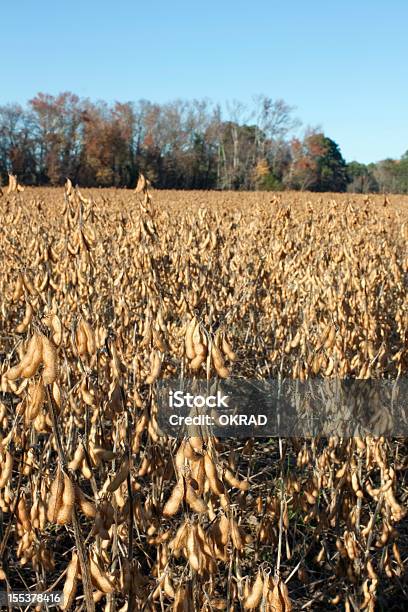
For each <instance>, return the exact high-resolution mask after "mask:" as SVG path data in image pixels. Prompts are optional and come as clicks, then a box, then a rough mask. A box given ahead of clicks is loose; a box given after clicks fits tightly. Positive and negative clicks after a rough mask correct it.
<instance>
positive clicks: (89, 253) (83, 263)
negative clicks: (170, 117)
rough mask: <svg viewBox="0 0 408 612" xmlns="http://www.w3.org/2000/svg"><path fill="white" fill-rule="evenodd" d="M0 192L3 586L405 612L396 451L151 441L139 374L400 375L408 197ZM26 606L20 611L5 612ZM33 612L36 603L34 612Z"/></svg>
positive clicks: (407, 543)
mask: <svg viewBox="0 0 408 612" xmlns="http://www.w3.org/2000/svg"><path fill="white" fill-rule="evenodd" d="M14 187H15V189H14V188H13V189H12V190H10V191H11V193H7V192H5V193H4V194H3V195H2V196H1V197H0V213H1V220H2V227H1V230H0V374H1V392H0V459H1V467H0V507H1V515H0V559H1V567H0V580H1V581H0V591H1V590H3V591H7V590H8V591H16V590H32V591H33V592H41V593H44V592H46V591H49V592H51V591H58V590H61V591H62V590H63V592H64V604H63V606H62V607H63V609H65V610H67V609H75V610H93V609H98V610H106V611H108V610H109V611H114V610H123V611H125V610H138V611H142V610H144V611H146V612H148V611H153V610H158V611H164V610H174V611H175V612H182V611H183V612H194V611H203V612H204V611H206V612H210V611H215V610H228V611H231V612H232V611H240V610H256V611H261V610H263V611H266V612H273V611H276V612H278V611H279V612H280V611H283V612H288V611H289V610H301V609H309V610H346V611H347V610H367V611H374V610H383V609H384V610H385V609H387V610H402V609H403V608H404V603H403V602H404V601H407V600H408V581H407V577H406V567H407V559H408V529H407V512H406V509H407V503H408V485H407V464H408V462H407V441H406V439H402V438H401V439H395V438H394V439H393V438H390V437H387V427H388V426H389V415H387V414H386V412H385V411H384V414H380V415H378V419H379V422H380V423H381V424H382V425H381V426H382V427H383V435H379V436H377V437H373V436H372V435H360V436H358V437H354V438H343V437H341V435H333V436H331V437H329V438H328V439H326V438H313V439H309V440H304V439H298V438H297V439H295V438H291V439H276V438H268V439H263V438H256V439H246V440H245V439H244V440H222V439H215V438H214V437H213V436H211V435H210V436H207V435H205V436H192V437H190V438H188V437H185V436H180V438H179V439H177V438H172V437H168V438H167V437H163V436H159V435H158V432H157V426H156V424H157V409H158V408H157V381H158V380H161V379H165V378H172V377H176V376H180V374H181V373H182V374H183V376H184V377H186V378H191V379H193V378H201V379H206V377H211V378H214V377H215V378H219V379H228V378H234V377H241V378H242V377H246V378H251V379H264V378H274V377H278V376H280V377H283V378H287V377H289V378H292V379H299V380H301V381H305V380H307V379H309V378H317V377H326V378H329V377H330V378H334V377H340V378H345V377H354V378H362V379H369V378H372V379H381V378H387V379H388V378H389V379H396V378H397V377H400V378H402V377H406V375H407V370H408V297H407V280H408V248H407V243H408V242H407V241H408V198H405V199H404V198H398V197H396V196H395V197H390V198H388V199H387V198H384V196H381V197H380V196H378V197H364V196H355V197H353V196H348V195H343V194H325V195H322V196H320V195H310V194H299V193H283V194H271V193H215V192H209V193H206V192H165V191H162V192H152V193H150V192H149V191H148V190H147V186H146V184H143V181H142V182H141V183H140V184H139V190H138V191H130V190H127V191H125V190H123V191H120V190H94V191H88V190H83V191H82V190H80V191H78V190H76V189H73V188H72V186H71V185H69V184H68V185H67V186H66V187H65V190H64V189H25V190H24V191H17V187H16V186H14ZM21 607H22V609H23V606H21ZM38 609H40V607H38Z"/></svg>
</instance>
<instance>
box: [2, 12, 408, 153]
mask: <svg viewBox="0 0 408 612" xmlns="http://www.w3.org/2000/svg"><path fill="white" fill-rule="evenodd" d="M1 5H2V6H1V11H0V18H1V23H2V27H1V35H0V57H1V87H0V103H5V102H12V101H16V102H20V103H24V102H26V101H27V100H28V99H29V98H31V97H33V96H34V95H35V94H36V93H37V92H39V91H43V92H47V93H52V94H56V93H58V92H61V91H67V90H69V91H73V92H74V93H77V94H78V95H80V96H86V97H90V98H91V99H106V100H108V101H113V100H120V101H123V102H125V101H129V100H138V99H140V98H147V99H150V100H152V101H158V102H164V101H168V100H171V99H174V98H177V97H181V98H190V99H191V98H201V97H209V98H211V99H213V100H214V101H218V102H221V103H223V102H225V100H227V99H233V98H236V99H239V100H242V101H244V102H250V100H251V99H252V96H253V95H254V94H257V93H264V94H266V95H268V96H271V97H273V98H283V99H284V100H286V101H287V102H288V103H289V104H291V105H294V106H296V107H297V110H296V114H297V116H298V117H299V118H300V119H301V120H302V121H303V123H304V124H305V125H312V126H315V125H321V127H322V128H323V129H324V131H325V132H326V134H327V135H328V136H329V137H331V138H333V139H334V140H336V141H337V142H338V143H339V145H340V147H341V150H342V152H343V155H344V156H345V157H346V159H347V160H348V161H351V160H352V159H358V160H359V161H362V162H369V161H377V160H379V159H383V158H385V157H400V156H401V155H402V154H403V153H404V152H405V151H406V150H407V149H408V61H407V60H408V53H407V52H408V29H407V28H408V2H407V0H388V1H386V0H384V1H378V0H339V1H338V2H334V1H333V0H309V1H308V2H307V1H306V0H292V1H290V0H286V1H282V0H279V1H275V0H269V1H267V0H252V1H250V0H246V1H242V0H233V1H232V0H217V1H216V2H214V1H213V0H207V1H205V2H204V1H201V0H189V1H185V0H183V1H180V0H167V1H164V0H156V1H154V0H153V1H152V2H146V1H143V2H139V1H138V0H116V1H115V0H81V1H80V0H37V1H36V0H18V1H17V2H10V0H4V1H3V2H2V3H1Z"/></svg>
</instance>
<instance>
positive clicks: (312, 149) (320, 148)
mask: <svg viewBox="0 0 408 612" xmlns="http://www.w3.org/2000/svg"><path fill="white" fill-rule="evenodd" d="M291 155H292V162H291V165H290V169H289V172H288V174H287V176H286V177H285V184H286V185H287V186H288V187H289V188H291V189H300V190H302V191H303V190H310V191H345V190H346V188H347V171H346V162H345V160H344V158H343V156H342V155H341V152H340V149H339V147H338V145H337V144H336V143H335V142H334V141H333V140H331V139H330V138H328V137H327V136H325V135H324V134H323V133H321V132H319V133H315V132H309V133H307V134H306V136H305V138H304V139H303V141H300V140H299V139H293V140H292V143H291Z"/></svg>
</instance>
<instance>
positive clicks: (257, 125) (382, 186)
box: [0, 92, 408, 193]
mask: <svg viewBox="0 0 408 612" xmlns="http://www.w3.org/2000/svg"><path fill="white" fill-rule="evenodd" d="M299 127H300V121H299V120H298V119H297V118H296V117H295V116H294V108H293V107H291V106H289V105H288V104H287V103H286V102H285V101H284V100H273V99H272V98H270V97H268V96H265V95H259V96H256V97H255V98H254V101H253V105H252V106H251V108H248V107H247V106H245V105H244V104H242V103H240V102H239V101H233V102H230V103H227V104H226V108H224V109H222V108H221V106H220V105H219V104H214V103H212V102H211V101H210V100H208V99H204V100H192V101H186V100H174V101H172V102H168V103H165V104H157V103H153V102H150V101H148V100H139V101H138V102H126V103H121V102H115V103H113V104H108V103H107V102H103V101H99V102H92V101H90V100H89V99H83V98H79V97H78V96H76V95H75V94H73V93H70V92H64V93H61V94H59V95H57V96H53V95H50V94H44V93H39V94H37V95H36V96H35V97H34V98H33V99H32V100H30V101H29V102H28V103H27V105H26V106H25V107H23V106H21V105H19V104H6V105H3V106H0V180H1V181H2V183H3V184H4V182H5V181H6V179H7V174H8V173H13V174H17V175H18V177H19V180H20V181H21V182H22V183H23V184H26V185H51V186H56V185H61V184H62V183H63V182H64V181H65V179H66V177H70V178H71V180H72V181H73V182H74V183H78V184H80V185H82V186H86V187H94V186H106V187H108V186H115V187H133V186H134V185H135V183H136V180H137V176H138V174H139V172H143V173H144V174H146V175H147V176H148V177H149V178H150V179H151V181H152V183H153V185H154V186H155V187H157V188H167V189H171V188H177V189H249V190H251V189H268V190H281V189H297V190H310V191H352V192H399V193H407V192H408V152H407V153H406V154H405V155H403V156H402V158H401V159H399V160H394V159H386V160H384V161H380V162H378V163H373V164H369V165H365V164H361V163H358V162H356V161H353V162H351V163H348V164H347V163H346V161H345V160H344V158H343V156H342V154H341V151H340V148H339V146H338V144H337V143H336V142H334V141H333V140H332V139H331V138H329V137H328V136H326V135H325V134H324V133H323V132H322V131H321V130H319V129H310V128H309V129H306V130H305V131H304V134H303V136H302V137H301V138H299V137H295V136H294V133H295V130H297V129H298V128H299Z"/></svg>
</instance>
